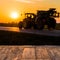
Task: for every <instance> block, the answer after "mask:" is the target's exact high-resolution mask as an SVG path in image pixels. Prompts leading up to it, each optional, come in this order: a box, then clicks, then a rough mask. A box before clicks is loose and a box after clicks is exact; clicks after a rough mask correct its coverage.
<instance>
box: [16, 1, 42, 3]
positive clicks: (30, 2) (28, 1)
mask: <svg viewBox="0 0 60 60" xmlns="http://www.w3.org/2000/svg"><path fill="white" fill-rule="evenodd" d="M16 1H18V2H23V3H37V2H41V1H43V0H16Z"/></svg>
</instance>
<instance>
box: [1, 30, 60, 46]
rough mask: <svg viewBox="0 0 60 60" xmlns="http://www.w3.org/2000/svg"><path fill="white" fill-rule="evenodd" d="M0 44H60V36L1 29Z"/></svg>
mask: <svg viewBox="0 0 60 60" xmlns="http://www.w3.org/2000/svg"><path fill="white" fill-rule="evenodd" d="M0 45H60V36H57V37H56V36H45V35H36V34H28V33H21V32H20V33H19V32H9V31H0Z"/></svg>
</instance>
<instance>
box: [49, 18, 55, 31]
mask: <svg viewBox="0 0 60 60" xmlns="http://www.w3.org/2000/svg"><path fill="white" fill-rule="evenodd" d="M55 27H56V20H55V19H54V18H49V20H48V30H54V29H55Z"/></svg>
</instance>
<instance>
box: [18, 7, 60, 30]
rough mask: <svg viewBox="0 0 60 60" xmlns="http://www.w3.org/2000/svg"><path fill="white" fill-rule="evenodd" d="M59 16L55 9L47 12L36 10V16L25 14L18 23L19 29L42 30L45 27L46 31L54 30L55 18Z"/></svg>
mask: <svg viewBox="0 0 60 60" xmlns="http://www.w3.org/2000/svg"><path fill="white" fill-rule="evenodd" d="M59 14H60V13H58V12H57V11H56V9H55V8H50V9H49V10H47V11H45V10H37V14H34V13H25V18H24V19H23V21H20V22H19V28H20V29H21V28H24V29H31V28H33V29H38V30H43V29H44V26H45V25H47V28H48V30H51V29H55V27H56V20H55V18H56V17H59Z"/></svg>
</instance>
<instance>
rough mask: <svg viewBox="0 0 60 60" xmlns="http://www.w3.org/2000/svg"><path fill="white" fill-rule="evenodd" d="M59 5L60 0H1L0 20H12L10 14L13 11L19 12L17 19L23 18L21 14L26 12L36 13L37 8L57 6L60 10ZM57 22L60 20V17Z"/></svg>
mask: <svg viewBox="0 0 60 60" xmlns="http://www.w3.org/2000/svg"><path fill="white" fill-rule="evenodd" d="M59 5H60V0H0V22H3V23H6V22H12V21H13V19H12V20H11V18H10V17H9V14H10V13H11V12H13V11H16V12H17V13H18V14H19V17H18V18H17V21H19V20H20V19H22V17H21V16H20V15H21V13H23V14H24V13H25V12H33V13H36V12H37V11H36V10H48V9H49V8H56V10H57V11H58V12H60V7H59ZM18 19H19V20H18ZM57 22H60V18H58V20H57Z"/></svg>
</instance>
